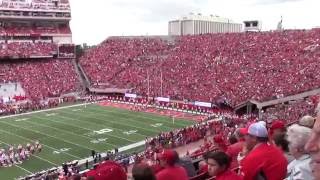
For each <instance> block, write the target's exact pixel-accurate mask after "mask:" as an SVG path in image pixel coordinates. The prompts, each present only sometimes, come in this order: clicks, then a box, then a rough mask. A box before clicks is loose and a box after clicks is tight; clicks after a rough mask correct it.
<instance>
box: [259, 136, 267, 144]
mask: <svg viewBox="0 0 320 180" xmlns="http://www.w3.org/2000/svg"><path fill="white" fill-rule="evenodd" d="M256 138H257V140H258V141H259V142H263V143H266V142H268V141H269V138H268V137H256Z"/></svg>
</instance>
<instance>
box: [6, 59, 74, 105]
mask: <svg viewBox="0 0 320 180" xmlns="http://www.w3.org/2000/svg"><path fill="white" fill-rule="evenodd" d="M0 81H1V82H2V83H7V82H20V83H21V84H22V87H23V88H24V90H25V91H26V96H27V97H28V98H29V99H31V100H33V101H39V100H43V99H44V98H48V97H59V96H60V95H63V94H66V93H70V92H75V91H77V89H78V88H79V80H78V76H77V73H76V70H75V69H74V66H73V64H72V62H71V60H70V59H41V60H26V61H23V60H22V61H15V62H8V61H6V62H2V63H0Z"/></svg>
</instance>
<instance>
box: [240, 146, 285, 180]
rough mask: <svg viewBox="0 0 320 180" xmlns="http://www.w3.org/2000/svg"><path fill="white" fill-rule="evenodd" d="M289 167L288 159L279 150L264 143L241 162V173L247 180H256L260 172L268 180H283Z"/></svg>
mask: <svg viewBox="0 0 320 180" xmlns="http://www.w3.org/2000/svg"><path fill="white" fill-rule="evenodd" d="M287 165H288V162H287V159H286V158H285V156H284V155H283V153H282V152H281V151H280V150H279V149H278V148H276V147H275V146H273V145H269V144H267V143H264V144H261V145H259V146H258V147H256V148H255V149H253V150H252V151H251V152H250V153H249V154H248V155H247V156H246V157H245V158H244V159H243V160H242V161H241V172H242V174H243V177H244V178H243V179H245V180H254V179H255V178H256V176H257V175H258V174H259V173H260V172H263V174H264V175H265V176H266V178H267V179H268V180H283V179H284V178H285V177H286V174H287Z"/></svg>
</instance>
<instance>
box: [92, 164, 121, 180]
mask: <svg viewBox="0 0 320 180" xmlns="http://www.w3.org/2000/svg"><path fill="white" fill-rule="evenodd" d="M87 176H93V177H94V178H95V180H105V179H108V180H127V174H126V172H125V171H124V170H123V168H122V167H121V166H120V165H119V164H118V163H116V162H113V161H107V162H105V163H103V164H101V165H99V166H98V167H97V169H96V170H92V171H89V172H88V173H87Z"/></svg>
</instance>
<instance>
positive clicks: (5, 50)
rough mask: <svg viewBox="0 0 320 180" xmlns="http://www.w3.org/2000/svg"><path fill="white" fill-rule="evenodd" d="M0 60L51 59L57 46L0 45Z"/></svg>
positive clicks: (46, 44) (42, 44) (39, 43)
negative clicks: (44, 57)
mask: <svg viewBox="0 0 320 180" xmlns="http://www.w3.org/2000/svg"><path fill="white" fill-rule="evenodd" d="M0 47H1V49H0V58H2V59H3V58H30V57H43V56H46V57H48V56H49V57H52V56H53V55H54V54H56V53H57V45H55V44H53V43H46V42H38V43H31V42H11V43H0Z"/></svg>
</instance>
